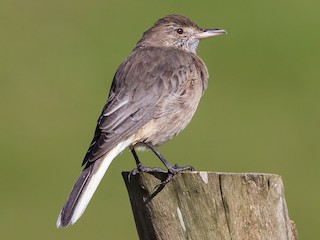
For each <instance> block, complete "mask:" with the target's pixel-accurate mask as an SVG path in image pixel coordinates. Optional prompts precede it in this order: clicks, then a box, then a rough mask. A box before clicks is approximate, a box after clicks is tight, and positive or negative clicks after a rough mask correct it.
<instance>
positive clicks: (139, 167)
mask: <svg viewBox="0 0 320 240" xmlns="http://www.w3.org/2000/svg"><path fill="white" fill-rule="evenodd" d="M141 172H146V173H157V172H160V173H166V171H164V170H163V169H162V168H156V167H155V168H154V167H146V166H144V165H143V164H141V163H139V164H138V165H137V167H136V168H134V169H132V170H131V171H130V173H129V180H130V177H131V176H132V175H137V174H138V173H141Z"/></svg>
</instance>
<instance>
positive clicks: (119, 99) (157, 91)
mask: <svg viewBox="0 0 320 240" xmlns="http://www.w3.org/2000/svg"><path fill="white" fill-rule="evenodd" d="M222 33H225V31H224V30H219V29H212V30H205V29H202V28H200V27H198V26H197V25H196V24H195V23H193V22H192V21H190V20H189V19H187V18H185V17H183V16H179V15H169V16H166V17H164V18H162V19H160V20H158V21H157V22H156V23H155V24H154V26H153V27H151V28H150V29H149V30H147V31H146V32H144V34H143V36H142V38H141V40H140V41H139V42H138V43H137V45H136V47H135V48H134V50H133V52H132V53H131V54H130V55H129V56H128V57H127V58H126V59H125V60H124V62H123V63H122V64H121V65H120V66H119V68H118V70H117V72H116V74H115V76H114V79H113V82H112V86H111V89H110V93H109V97H108V100H107V102H106V105H105V107H104V108H103V111H102V113H101V116H100V117H99V120H98V124H97V127H96V131H95V134H94V137H93V140H92V142H91V145H90V147H89V150H88V152H87V154H86V155H85V158H84V160H83V164H84V165H85V169H84V170H83V172H82V173H81V175H80V177H79V179H78V180H77V182H76V184H75V186H74V188H73V190H72V191H71V193H70V195H69V198H68V201H67V202H66V204H65V206H64V208H63V209H62V211H61V213H60V215H59V218H58V221H57V226H58V227H64V226H68V225H69V224H73V223H74V222H75V221H76V220H77V219H78V218H79V217H80V216H81V214H82V212H83V211H84V209H85V208H86V206H87V204H88V202H89V200H90V199H91V197H92V195H93V193H94V191H95V189H96V187H97V186H98V184H99V182H100V180H101V178H102V177H103V174H104V172H105V171H106V170H107V168H108V166H109V164H110V163H111V161H112V159H113V158H114V157H115V156H116V155H118V154H119V153H120V152H121V151H122V150H123V149H124V148H126V147H129V148H131V149H132V151H133V153H134V156H135V159H136V162H137V165H138V167H139V168H138V171H139V170H140V171H141V170H146V169H147V170H148V171H149V170H150V169H149V168H144V167H141V166H142V165H141V163H140V161H139V160H138V159H137V156H136V154H135V151H134V148H135V147H137V146H139V147H141V146H142V147H149V148H151V149H152V150H153V151H154V152H155V153H156V154H157V155H158V156H159V158H160V159H161V161H163V162H164V164H165V165H166V167H167V168H168V171H169V173H170V174H171V175H173V174H175V173H176V172H178V171H180V169H177V168H174V167H172V166H171V165H170V164H168V163H167V162H166V161H165V159H164V158H163V157H162V156H161V155H160V153H158V152H157V150H156V149H155V147H157V146H159V145H161V144H163V143H165V142H166V141H168V140H170V139H171V138H172V137H174V136H176V135H177V134H178V133H180V132H181V131H182V130H183V129H184V128H185V127H186V126H187V124H188V123H189V122H190V120H191V118H192V116H193V115H194V113H195V111H196V109H197V106H198V103H199V101H200V98H201V96H202V94H203V92H204V90H205V89H206V87H207V80H208V71H207V68H206V66H205V64H204V62H203V61H202V60H201V59H200V58H199V57H198V56H197V55H196V49H197V46H198V43H199V40H200V39H202V38H207V37H212V36H215V35H219V34H222ZM183 169H184V168H182V169H181V170H183ZM168 181H169V179H168Z"/></svg>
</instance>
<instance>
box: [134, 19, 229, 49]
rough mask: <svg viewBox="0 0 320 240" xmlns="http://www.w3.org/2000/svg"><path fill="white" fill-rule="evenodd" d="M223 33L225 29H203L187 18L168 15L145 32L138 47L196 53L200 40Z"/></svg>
mask: <svg viewBox="0 0 320 240" xmlns="http://www.w3.org/2000/svg"><path fill="white" fill-rule="evenodd" d="M223 33H226V31H225V30H223V29H203V28H200V27H199V26H198V25H196V24H195V23H194V22H192V21H191V20H189V19H188V18H186V17H183V16H180V15H168V16H165V17H163V18H161V19H159V20H158V21H157V22H156V23H155V24H154V25H153V26H152V27H151V28H150V29H148V30H147V31H146V32H144V34H143V36H142V38H141V40H140V41H139V42H138V46H157V47H176V48H180V49H182V50H185V51H188V52H192V53H196V50H197V47H198V44H199V40H200V39H203V38H208V37H214V36H218V35H220V34H223Z"/></svg>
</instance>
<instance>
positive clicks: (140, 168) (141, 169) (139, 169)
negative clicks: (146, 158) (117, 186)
mask: <svg viewBox="0 0 320 240" xmlns="http://www.w3.org/2000/svg"><path fill="white" fill-rule="evenodd" d="M131 152H132V155H133V157H134V160H135V161H136V165H137V168H135V169H133V170H132V171H131V174H133V175H135V174H137V173H138V172H165V171H164V170H163V169H161V168H150V167H146V166H144V165H143V164H142V163H141V161H140V160H139V158H138V155H137V153H136V151H135V150H134V148H132V149H131Z"/></svg>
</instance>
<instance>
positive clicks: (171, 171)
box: [145, 143, 194, 185]
mask: <svg viewBox="0 0 320 240" xmlns="http://www.w3.org/2000/svg"><path fill="white" fill-rule="evenodd" d="M145 144H146V145H147V146H148V147H149V148H150V149H151V150H152V151H153V152H154V154H155V155H157V157H158V158H159V159H160V160H161V162H162V163H163V164H164V165H165V166H166V168H167V169H168V177H167V179H166V180H165V181H163V182H161V184H160V185H165V184H166V183H168V182H169V181H170V180H171V179H172V177H173V176H174V175H175V174H177V173H179V172H183V171H187V170H189V171H193V170H194V168H193V167H192V166H186V167H179V166H178V165H177V164H176V165H174V166H171V164H170V163H168V161H167V160H166V159H165V158H164V157H163V156H162V155H161V153H160V152H159V151H158V150H157V149H156V148H155V147H154V146H153V145H152V144H149V143H145Z"/></svg>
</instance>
